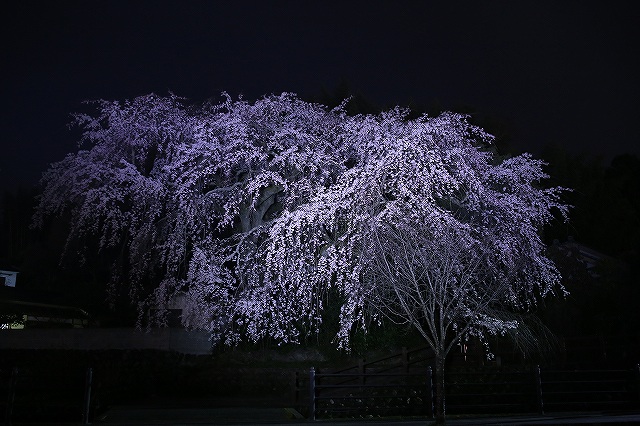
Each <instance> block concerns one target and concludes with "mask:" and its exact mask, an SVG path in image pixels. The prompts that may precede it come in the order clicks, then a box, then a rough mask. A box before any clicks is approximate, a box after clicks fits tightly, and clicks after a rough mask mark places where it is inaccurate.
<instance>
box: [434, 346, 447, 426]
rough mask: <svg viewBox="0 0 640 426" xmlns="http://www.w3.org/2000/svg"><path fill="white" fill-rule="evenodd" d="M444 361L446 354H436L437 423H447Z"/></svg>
mask: <svg viewBox="0 0 640 426" xmlns="http://www.w3.org/2000/svg"><path fill="white" fill-rule="evenodd" d="M444 361H445V356H444V355H442V354H436V377H435V380H436V401H435V417H436V424H438V425H443V424H445V394H444V392H445V391H444Z"/></svg>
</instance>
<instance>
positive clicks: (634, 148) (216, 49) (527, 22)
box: [0, 0, 640, 188]
mask: <svg viewBox="0 0 640 426" xmlns="http://www.w3.org/2000/svg"><path fill="white" fill-rule="evenodd" d="M633 3H634V2H627V1H620V2H616V1H602V2H594V1H569V2H567V1H561V2H558V1H473V2H472V1H468V2H447V1H438V2H430V1H401V0H393V1H386V2H382V1H373V0H369V1H346V0H343V1H326V0H325V1H321V2H301V1H288V2H284V1H233V2H230V1H226V2H221V1H173V2H169V1H161V0H153V1H144V0H135V1H134V0H131V1H119V0H110V1H103V0H91V1H89V0H85V1H55V2H53V1H52V2H41V1H12V2H11V3H10V4H9V5H6V4H5V5H3V12H2V29H1V31H2V56H1V57H0V63H1V64H2V79H1V83H0V84H1V85H2V86H1V87H2V92H1V96H2V110H1V114H0V120H1V121H0V126H1V127H0V128H1V129H2V139H1V145H2V155H1V156H0V182H1V184H2V187H3V188H16V187H17V186H18V185H31V184H33V183H35V182H36V181H37V180H38V178H39V176H40V174H41V173H42V171H44V170H45V169H46V167H47V165H48V164H49V163H50V162H52V161H56V160H59V159H61V158H62V157H63V156H64V154H65V153H67V152H70V151H72V150H74V149H75V142H76V135H74V134H73V133H70V132H69V131H68V130H67V126H66V125H67V123H68V122H69V114H70V113H72V112H75V111H79V110H81V108H82V107H81V102H82V101H83V100H91V99H98V98H103V99H118V100H121V99H127V98H132V97H135V96H138V95H144V94H148V93H150V92H155V93H157V94H167V93H168V92H169V91H172V92H174V93H175V94H177V95H180V96H184V97H187V98H191V99H194V100H204V99H207V98H211V97H213V98H217V97H219V95H220V92H222V91H227V92H229V93H230V94H231V95H232V96H234V97H236V96H237V95H239V94H242V95H244V97H245V98H248V99H256V98H259V97H261V96H262V95H265V94H269V93H280V92H282V91H289V92H296V93H298V94H299V95H301V96H303V97H309V96H317V95H319V94H320V93H321V91H322V90H323V89H324V90H326V91H329V92H331V91H332V90H334V89H335V88H336V87H337V86H338V85H339V84H340V82H341V81H347V82H348V84H349V86H350V88H351V89H352V90H353V91H355V92H358V93H360V94H362V95H363V96H364V97H365V98H368V99H370V100H371V101H372V102H374V103H376V104H379V105H383V106H393V105H395V104H399V105H408V104H410V103H411V104H414V105H424V106H427V107H429V106H434V105H441V106H443V107H445V108H461V107H465V108H471V109H473V110H475V111H478V112H479V113H482V114H486V115H490V116H492V117H494V118H496V119H497V120H499V121H501V122H503V123H505V124H506V125H507V126H508V129H509V132H510V133H511V135H512V144H513V149H514V150H526V151H531V152H533V153H534V154H537V153H539V152H540V150H541V148H542V147H543V146H545V145H548V144H550V143H555V144H557V145H562V146H565V147H566V148H567V149H568V150H570V151H572V152H576V153H577V152H584V153H585V154H587V155H600V154H601V155H604V157H605V158H610V157H612V156H614V155H617V154H621V153H625V152H631V153H636V154H638V153H640V148H639V146H640V143H639V142H640V141H639V138H638V130H637V128H638V124H637V122H638V117H639V113H640V108H639V103H638V95H639V94H640V93H639V92H640V90H639V84H638V75H640V73H639V71H640V66H639V65H638V60H637V57H638V53H639V52H640V49H639V47H640V42H639V41H638V40H640V14H639V13H638V10H639V9H640V8H638V7H636V6H633Z"/></svg>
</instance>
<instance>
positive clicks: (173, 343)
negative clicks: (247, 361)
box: [0, 328, 211, 355]
mask: <svg viewBox="0 0 640 426" xmlns="http://www.w3.org/2000/svg"><path fill="white" fill-rule="evenodd" d="M0 349H75V350H108V349H157V350H165V351H174V352H180V353H185V354H193V355H205V354H209V353H211V342H210V341H209V334H208V333H206V332H202V331H187V330H184V329H181V328H160V329H153V330H150V331H140V330H135V329H131V328H72V329H22V330H0Z"/></svg>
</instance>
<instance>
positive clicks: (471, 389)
mask: <svg viewBox="0 0 640 426" xmlns="http://www.w3.org/2000/svg"><path fill="white" fill-rule="evenodd" d="M432 361H433V358H432V357H431V356H430V355H429V353H428V351H427V350H426V349H424V348H421V349H417V350H414V351H407V350H403V352H402V353H401V354H399V355H394V356H390V357H386V358H382V359H379V360H375V361H371V362H365V361H364V360H361V361H360V362H359V363H358V365H354V366H351V367H349V368H345V369H341V370H337V371H320V370H316V369H313V368H312V369H311V370H310V371H309V372H308V373H306V374H304V375H303V374H301V375H299V376H298V380H297V382H298V383H297V388H298V389H299V394H298V398H297V400H298V407H299V409H300V410H301V411H302V412H304V413H305V414H306V415H307V417H308V418H309V419H313V420H315V419H321V418H378V417H390V416H391V417H393V416H395V417H403V418H408V417H427V418H428V417H432V416H433V414H434V401H435V388H434V379H435V378H434V374H433V370H432V368H431V366H430V365H431V364H432ZM445 382H446V384H445V392H446V410H447V414H453V415H462V414H516V413H519V414H525V413H539V414H544V413H551V412H563V411H593V410H617V409H622V410H624V409H637V408H640V366H636V367H635V368H633V369H631V368H629V369H597V370H596V369H573V370H570V369H557V370H553V369H541V368H540V367H539V366H534V367H533V368H528V369H527V368H513V367H512V368H496V367H493V368H479V367H477V368H474V369H473V370H471V369H466V371H463V370H461V369H456V370H452V371H447V373H446V376H445ZM305 388H306V391H304V389H305Z"/></svg>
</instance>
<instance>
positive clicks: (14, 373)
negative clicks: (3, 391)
mask: <svg viewBox="0 0 640 426" xmlns="http://www.w3.org/2000/svg"><path fill="white" fill-rule="evenodd" d="M17 385H18V369H17V368H16V367H14V368H13V370H11V384H10V385H9V395H8V396H7V407H6V408H5V410H4V424H5V425H10V424H11V416H12V415H13V403H14V401H15V398H16V387H17Z"/></svg>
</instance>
